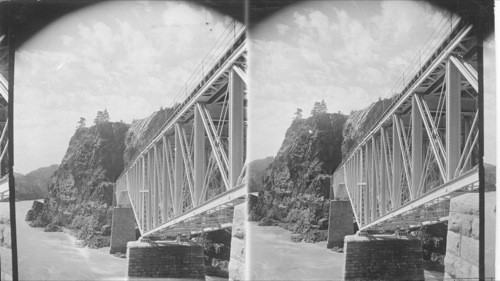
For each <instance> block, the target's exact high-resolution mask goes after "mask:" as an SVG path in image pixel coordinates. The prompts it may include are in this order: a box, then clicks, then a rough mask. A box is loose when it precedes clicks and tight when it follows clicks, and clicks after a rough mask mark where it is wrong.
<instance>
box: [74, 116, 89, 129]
mask: <svg viewBox="0 0 500 281" xmlns="http://www.w3.org/2000/svg"><path fill="white" fill-rule="evenodd" d="M85 121H87V120H86V119H85V118H84V117H80V121H78V126H77V127H76V128H77V129H80V128H83V127H85Z"/></svg>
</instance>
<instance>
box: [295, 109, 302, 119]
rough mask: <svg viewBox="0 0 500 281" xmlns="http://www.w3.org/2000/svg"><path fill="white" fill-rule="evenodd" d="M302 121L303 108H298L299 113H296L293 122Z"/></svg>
mask: <svg viewBox="0 0 500 281" xmlns="http://www.w3.org/2000/svg"><path fill="white" fill-rule="evenodd" d="M298 119H302V108H297V111H295V114H294V115H293V121H295V120H298Z"/></svg>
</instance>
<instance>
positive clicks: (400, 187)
mask: <svg viewBox="0 0 500 281" xmlns="http://www.w3.org/2000/svg"><path fill="white" fill-rule="evenodd" d="M472 32H473V31H472V26H471V25H467V24H466V23H463V22H462V23H458V24H457V25H456V26H455V29H454V30H453V31H452V32H451V33H450V34H449V35H448V37H447V38H445V39H444V40H443V43H442V44H441V45H439V47H438V48H437V50H436V51H435V52H434V53H433V55H432V56H431V59H432V61H431V62H428V63H426V64H424V65H423V66H422V68H421V69H420V70H419V71H418V72H417V76H416V77H415V79H412V80H411V81H410V82H409V84H408V85H407V86H405V90H404V92H403V93H402V96H401V98H399V99H396V100H395V104H393V105H392V107H391V108H390V109H389V110H388V112H387V113H386V114H385V115H384V116H382V117H381V119H380V121H379V123H378V124H376V125H375V127H374V128H373V129H372V130H371V131H370V134H369V135H368V136H367V137H365V138H364V139H363V141H361V142H360V143H359V144H358V145H357V146H356V147H355V149H353V151H352V153H351V154H350V155H349V157H348V158H347V159H345V161H344V162H343V163H342V164H341V166H340V167H339V168H338V169H337V170H336V172H335V173H334V177H333V178H334V189H335V185H342V184H345V186H346V188H347V191H348V195H349V200H350V201H351V204H352V206H353V209H354V213H355V217H356V221H357V223H358V226H359V227H360V229H362V230H363V229H368V228H371V227H374V226H375V225H376V224H378V223H381V222H383V220H384V218H387V219H389V218H391V215H390V213H391V212H394V211H395V210H400V208H401V207H402V206H404V205H405V206H406V204H410V205H408V207H407V208H410V209H411V208H414V207H416V206H413V205H412V202H415V200H417V199H419V198H423V197H425V198H427V199H428V200H429V201H428V202H430V201H432V200H435V199H436V198H434V196H436V194H437V195H439V196H445V195H446V194H449V193H451V192H454V191H456V190H459V189H463V188H465V187H467V186H469V184H470V182H469V181H456V179H459V178H461V177H468V178H473V177H474V176H476V175H475V174H472V175H471V174H470V173H468V171H470V170H473V169H474V168H473V167H474V166H475V165H476V164H477V162H478V160H477V149H478V143H477V141H478V135H479V127H478V123H477V119H478V76H477V71H476V69H475V67H476V64H477V62H476V61H475V60H476V59H477V57H476V56H475V55H474V54H472V55H471V52H472V53H474V52H475V50H476V44H477V43H476V42H475V40H474V36H473V35H472V34H471V33H472ZM452 182H455V183H453V184H452ZM457 182H458V183H464V184H465V183H466V185H462V186H461V185H460V184H457ZM436 189H439V190H446V192H445V193H443V192H434V191H435V190H436ZM426 196H427V197H426ZM418 202H420V203H422V202H423V203H422V204H424V203H425V202H426V201H425V200H424V201H422V200H420V201H418ZM420 203H419V204H420ZM419 206H420V205H419ZM405 210H406V209H405ZM417 217H418V221H419V222H422V221H423V220H425V219H426V215H425V213H422V214H419V215H418V216H417ZM399 223H401V222H399ZM409 223H411V220H409V221H408V224H407V225H409ZM403 225H404V223H403Z"/></svg>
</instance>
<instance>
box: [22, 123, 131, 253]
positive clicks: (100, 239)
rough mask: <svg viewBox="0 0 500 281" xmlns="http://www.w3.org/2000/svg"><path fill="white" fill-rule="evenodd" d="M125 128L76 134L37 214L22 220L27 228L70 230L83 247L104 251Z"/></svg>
mask: <svg viewBox="0 0 500 281" xmlns="http://www.w3.org/2000/svg"><path fill="white" fill-rule="evenodd" d="M128 128H129V125H127V124H124V123H112V122H105V123H102V124H99V125H95V126H92V127H90V128H85V127H83V128H79V129H77V130H76V132H75V134H74V135H73V137H72V138H71V140H70V142H69V147H68V149H67V151H66V154H65V156H64V158H63V160H62V161H61V164H60V166H59V168H58V169H57V171H56V172H55V173H54V174H53V175H52V177H51V178H50V182H49V186H48V194H47V195H46V197H45V199H44V203H43V207H39V208H40V209H41V210H38V211H33V210H32V211H30V212H29V213H28V215H27V217H26V219H27V220H28V221H32V222H31V224H30V225H31V226H37V227H46V231H57V230H59V227H61V226H62V227H66V228H68V229H70V230H72V231H73V232H74V234H75V236H76V237H77V238H78V239H82V240H84V245H86V246H89V247H93V248H97V247H103V246H108V245H109V229H110V225H111V215H112V203H113V187H114V182H115V180H116V178H117V177H118V176H119V175H120V173H121V172H122V170H123V165H124V163H123V153H124V151H125V134H126V132H127V130H128Z"/></svg>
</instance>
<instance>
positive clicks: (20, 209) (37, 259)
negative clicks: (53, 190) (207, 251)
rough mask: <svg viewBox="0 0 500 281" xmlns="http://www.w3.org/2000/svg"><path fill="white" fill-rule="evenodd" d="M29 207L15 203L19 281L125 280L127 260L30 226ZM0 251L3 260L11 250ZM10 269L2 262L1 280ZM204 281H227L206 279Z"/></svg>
mask: <svg viewBox="0 0 500 281" xmlns="http://www.w3.org/2000/svg"><path fill="white" fill-rule="evenodd" d="M32 204H33V201H21V202H17V203H16V221H17V245H18V267H19V280H126V278H125V275H126V270H127V261H126V259H122V258H117V257H115V256H112V255H110V254H109V247H106V248H101V249H90V248H87V247H86V248H80V247H77V246H76V244H77V241H78V240H77V239H76V238H74V237H73V236H71V235H69V234H66V233H64V232H44V231H43V228H34V227H30V226H29V225H28V223H27V222H26V221H25V220H24V219H25V217H26V213H27V212H28V210H29V209H30V208H31V205H32ZM8 214H9V203H4V202H0V218H1V217H8ZM1 250H2V251H3V252H2V258H3V257H4V255H5V252H7V251H8V250H10V249H6V248H4V247H2V249H1ZM10 270H11V267H10V265H9V262H8V261H7V259H6V260H2V280H11V279H12V277H11V276H10V274H7V272H8V271H10ZM4 271H5V272H4ZM141 280H142V279H141ZM162 280H165V279H162ZM206 280H208V281H214V280H227V279H224V278H218V277H210V276H207V277H206Z"/></svg>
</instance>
